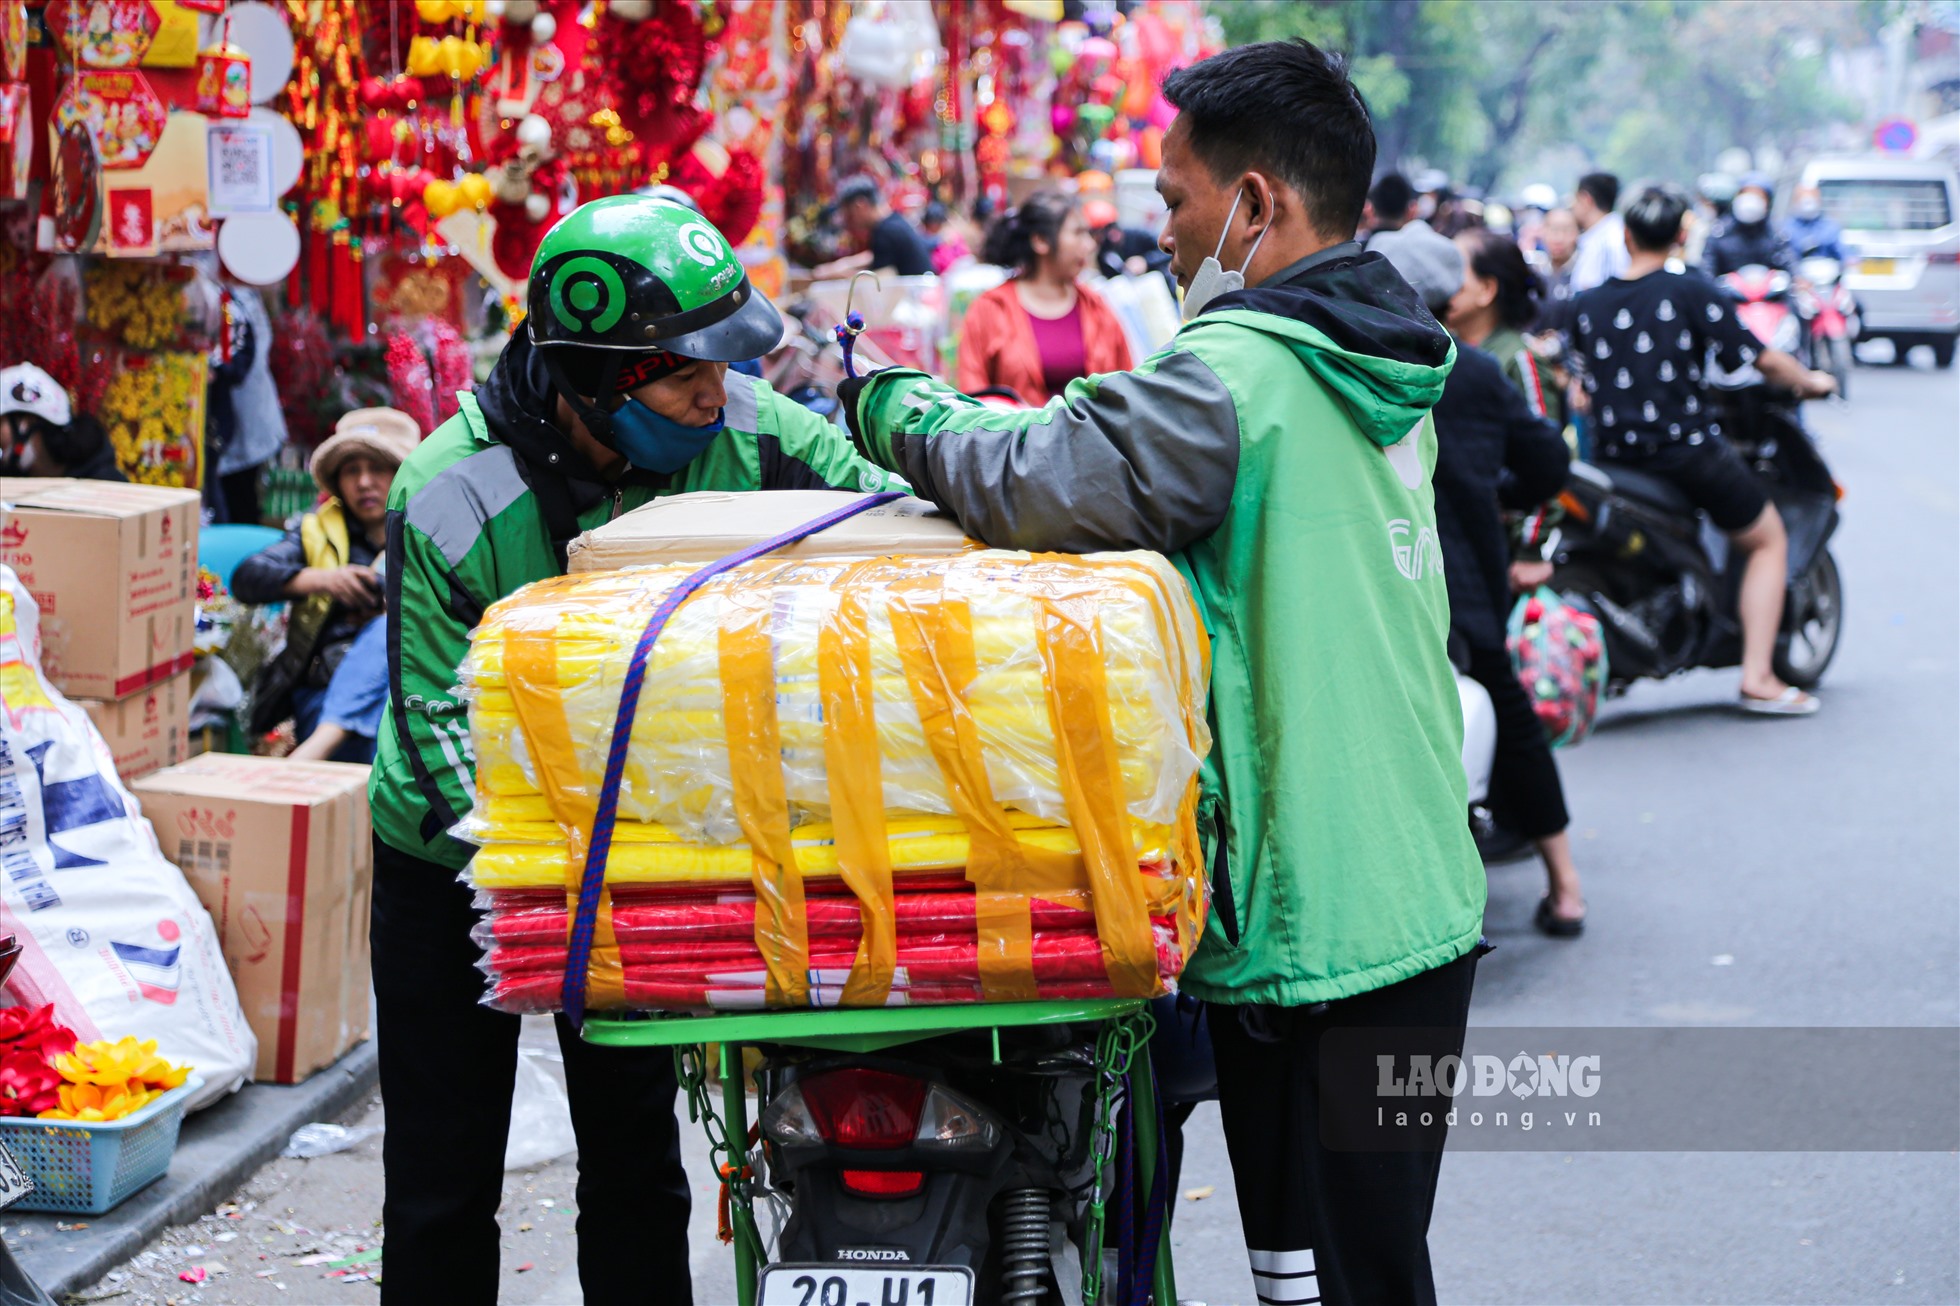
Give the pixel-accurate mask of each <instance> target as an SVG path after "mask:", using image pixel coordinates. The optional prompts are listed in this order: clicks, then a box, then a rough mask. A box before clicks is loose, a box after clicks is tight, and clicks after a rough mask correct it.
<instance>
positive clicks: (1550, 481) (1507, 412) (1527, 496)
mask: <svg viewBox="0 0 1960 1306" xmlns="http://www.w3.org/2000/svg"><path fill="white" fill-rule="evenodd" d="M1502 393H1503V396H1504V412H1503V421H1504V468H1503V471H1501V472H1500V473H1499V474H1498V478H1497V498H1498V500H1499V502H1501V503H1502V504H1503V505H1504V506H1505V507H1506V508H1511V509H1515V510H1517V511H1521V512H1522V511H1526V510H1528V509H1531V508H1535V507H1537V506H1538V505H1539V504H1541V503H1543V502H1544V501H1545V500H1547V499H1549V498H1551V497H1552V496H1553V495H1555V494H1557V493H1558V492H1559V490H1560V489H1562V488H1563V487H1564V485H1565V475H1566V468H1567V467H1568V466H1569V465H1570V463H1571V461H1572V452H1571V450H1569V449H1567V448H1566V446H1565V437H1564V436H1562V435H1560V434H1559V430H1558V427H1556V426H1554V425H1553V424H1552V423H1551V421H1550V419H1548V418H1545V417H1541V416H1539V415H1538V414H1537V413H1534V412H1532V411H1531V408H1530V406H1529V405H1528V404H1527V403H1526V402H1525V398H1524V395H1523V394H1522V393H1520V392H1519V390H1518V388H1517V387H1516V386H1513V385H1505V386H1503V387H1502Z"/></svg>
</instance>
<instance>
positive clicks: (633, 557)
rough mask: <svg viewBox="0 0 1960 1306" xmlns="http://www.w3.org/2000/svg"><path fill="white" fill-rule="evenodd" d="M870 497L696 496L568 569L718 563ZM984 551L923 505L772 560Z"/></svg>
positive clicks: (881, 509) (642, 514) (840, 529)
mask: <svg viewBox="0 0 1960 1306" xmlns="http://www.w3.org/2000/svg"><path fill="white" fill-rule="evenodd" d="M863 497H864V496H863V495H861V494H854V493H852V492H850V491H847V490H751V491H749V492H747V493H729V492H724V491H720V490H696V491H694V492H693V493H690V494H676V495H672V496H670V497H668V498H664V499H656V500H654V501H653V502H652V503H649V504H645V505H643V506H641V507H638V508H635V509H634V510H633V511H631V512H629V513H627V514H626V515H625V516H623V517H620V518H618V519H616V520H614V521H609V522H607V523H606V524H605V525H604V526H600V527H596V528H594V529H592V530H589V531H587V532H585V533H584V534H583V535H580V536H579V537H578V538H577V539H575V540H573V541H572V543H571V547H570V548H569V549H568V550H567V551H566V552H567V559H568V561H567V569H568V570H570V571H573V572H586V571H612V570H615V569H617V568H620V567H631V566H634V565H636V564H641V563H649V562H713V561H715V560H716V559H717V558H725V557H727V556H728V555H729V554H731V553H734V552H736V551H737V550H739V549H744V548H747V547H748V546H749V545H751V544H755V543H758V542H760V541H762V540H767V539H770V538H772V537H774V536H777V535H781V534H782V533H783V532H785V531H790V530H794V529H795V528H797V527H798V526H801V525H803V524H804V523H805V522H809V521H814V520H815V519H816V518H818V517H821V516H823V515H824V514H825V513H829V512H835V511H837V510H838V509H839V508H842V507H845V506H847V505H849V504H853V503H856V502H857V501H858V500H859V499H862V498H863ZM977 547H979V546H978V545H976V544H974V543H973V542H972V541H970V540H968V539H967V538H966V536H965V535H963V534H961V532H960V528H959V527H958V526H957V525H955V524H954V522H953V519H952V518H950V517H946V516H942V515H941V514H940V512H939V510H938V509H937V508H935V507H933V506H932V505H931V504H929V503H927V502H926V501H925V500H923V499H911V498H906V499H894V500H892V502H890V503H884V504H880V505H878V506H877V507H876V508H868V509H866V510H865V511H864V512H861V513H859V514H858V515H857V516H855V517H852V518H850V519H849V520H848V521H843V522H840V523H838V524H837V525H835V526H832V527H831V528H829V529H828V530H825V531H822V532H819V533H818V534H816V535H812V536H811V537H810V538H809V539H807V540H803V541H801V542H799V543H796V544H792V545H790V546H789V547H788V548H786V549H779V550H777V551H776V552H775V553H772V554H770V555H769V556H770V557H772V558H877V557H882V556H883V555H885V554H887V553H927V554H946V553H962V552H965V551H966V550H967V549H969V548H977Z"/></svg>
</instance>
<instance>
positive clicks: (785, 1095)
mask: <svg viewBox="0 0 1960 1306" xmlns="http://www.w3.org/2000/svg"><path fill="white" fill-rule="evenodd" d="M762 1132H763V1133H765V1134H767V1135H769V1136H770V1137H771V1138H773V1139H775V1140H776V1141H777V1142H779V1143H788V1144H791V1145H792V1146H795V1145H803V1146H808V1145H810V1144H814V1143H821V1142H823V1134H822V1132H820V1131H819V1130H818V1129H817V1122H816V1119H815V1117H813V1116H812V1115H811V1114H810V1104H809V1103H807V1102H805V1101H804V1100H803V1090H802V1089H801V1088H799V1087H797V1086H796V1085H795V1084H791V1085H790V1086H789V1087H788V1088H786V1089H784V1090H783V1091H782V1092H780V1093H778V1094H776V1096H775V1097H774V1098H773V1099H772V1100H771V1101H770V1103H769V1106H768V1108H767V1109H766V1110H764V1111H763V1113H762Z"/></svg>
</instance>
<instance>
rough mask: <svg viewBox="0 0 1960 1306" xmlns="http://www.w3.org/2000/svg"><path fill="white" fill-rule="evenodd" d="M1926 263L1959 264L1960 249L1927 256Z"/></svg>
mask: <svg viewBox="0 0 1960 1306" xmlns="http://www.w3.org/2000/svg"><path fill="white" fill-rule="evenodd" d="M1926 261H1927V262H1928V263H1960V249H1957V250H1950V251H1943V252H1940V253H1936V254H1928V255H1927V256H1926Z"/></svg>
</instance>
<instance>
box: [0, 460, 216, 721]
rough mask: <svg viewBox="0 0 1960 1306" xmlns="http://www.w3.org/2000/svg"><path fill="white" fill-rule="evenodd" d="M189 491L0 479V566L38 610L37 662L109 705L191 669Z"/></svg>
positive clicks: (193, 575) (193, 525)
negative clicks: (9, 571) (11, 573)
mask: <svg viewBox="0 0 1960 1306" xmlns="http://www.w3.org/2000/svg"><path fill="white" fill-rule="evenodd" d="M197 526H198V494H197V491H196V490H175V489H164V488H161V487H158V486H152V485H121V484H117V483H114V482H109V481H73V480H65V479H59V478H49V479H47V480H32V479H26V480H21V479H7V478H0V563H5V564H6V565H8V566H9V567H12V568H13V569H14V572H15V574H17V575H18V576H19V577H20V580H21V584H23V585H25V586H26V587H27V589H28V591H29V592H30V593H31V594H33V595H34V601H35V602H36V603H38V604H40V606H41V665H42V667H43V669H44V670H45V671H46V672H47V676H48V679H49V680H52V681H53V682H54V683H55V686H56V688H58V689H60V690H61V692H62V693H64V694H66V695H68V696H69V697H70V698H94V699H102V700H109V701H113V700H115V699H119V698H127V697H129V696H130V695H131V694H134V693H136V692H137V691H138V690H140V689H147V688H148V687H149V686H151V685H154V684H158V683H160V682H162V681H165V680H168V679H170V678H171V677H172V676H174V675H177V674H178V673H180V672H182V671H186V670H188V669H189V668H190V665H191V660H192V654H191V639H192V637H193V636H194V635H195V633H196V615H195V613H194V611H193V609H194V608H195V605H196V602H197Z"/></svg>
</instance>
